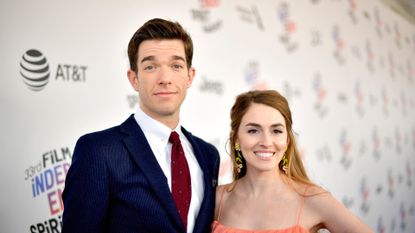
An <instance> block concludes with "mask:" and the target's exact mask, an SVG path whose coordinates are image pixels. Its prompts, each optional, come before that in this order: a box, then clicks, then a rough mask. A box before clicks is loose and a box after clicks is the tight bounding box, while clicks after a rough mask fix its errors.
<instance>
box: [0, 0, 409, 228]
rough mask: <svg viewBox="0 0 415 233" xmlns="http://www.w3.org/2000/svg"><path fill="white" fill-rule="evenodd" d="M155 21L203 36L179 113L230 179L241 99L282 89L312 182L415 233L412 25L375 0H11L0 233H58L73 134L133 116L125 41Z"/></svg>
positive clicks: (377, 222)
mask: <svg viewBox="0 0 415 233" xmlns="http://www.w3.org/2000/svg"><path fill="white" fill-rule="evenodd" d="M154 17H161V18H166V19H171V20H175V21H179V22H180V23H181V24H182V25H183V26H184V27H185V28H186V29H187V30H188V31H189V33H190V34H191V35H192V37H193V40H194V44H195V54H194V66H195V68H196V78H195V81H194V83H193V85H192V87H191V88H190V92H189V93H188V97H187V99H186V101H185V103H184V106H183V110H182V120H183V124H184V126H185V127H186V128H187V129H189V130H190V131H192V132H193V133H194V134H195V135H198V136H200V137H202V138H204V139H206V140H207V141H210V142H211V143H213V144H214V145H215V146H217V148H218V149H219V150H220V152H221V157H222V164H221V165H222V166H221V183H227V182H229V181H230V180H231V178H230V177H231V176H230V172H229V171H230V166H231V163H230V160H229V158H228V153H227V145H226V143H227V139H228V134H229V122H230V121H229V110H230V107H231V105H232V103H233V101H234V100H235V96H236V95H237V94H238V93H240V92H243V91H247V90H251V89H276V90H278V91H280V92H281V93H283V94H284V95H285V96H286V97H287V98H288V100H289V102H290V106H291V108H292V111H293V114H294V130H295V132H296V135H297V137H298V141H299V145H300V150H301V153H302V155H303V159H304V162H305V164H306V167H307V170H308V171H309V173H310V175H311V177H312V178H313V180H314V181H315V182H316V183H318V184H320V185H322V186H323V187H325V188H327V189H328V190H329V191H330V192H332V193H333V195H335V196H336V198H338V199H339V200H340V201H341V202H342V203H344V205H346V206H347V207H348V208H349V209H350V210H351V211H353V212H354V213H355V214H356V215H358V216H359V217H360V218H362V219H363V221H365V222H366V223H367V224H369V225H370V226H371V227H372V228H373V229H375V231H376V232H379V233H384V232H388V233H392V232H400V233H404V232H405V233H414V232H415V198H414V197H415V187H414V185H415V184H414V182H415V83H414V82H415V26H414V25H411V24H410V23H408V22H407V21H405V20H404V19H403V18H402V17H400V16H399V15H397V14H396V13H394V12H393V11H391V10H390V9H389V8H387V7H385V6H384V5H382V4H381V3H380V2H379V1H377V0H360V1H359V0H301V1H300V0H295V1H288V0H285V1H284V0H267V1H258V0H226V1H225V0H186V1H178V0H177V1H163V0H153V1H144V0H143V1H141V0H122V1H97V0H95V1H92V0H91V1H81V0H63V1H52V0H40V1H29V0H17V1H12V0H3V1H1V2H0V26H1V27H0V28H1V33H0V48H1V49H0V54H1V62H0V66H1V69H0V88H1V92H0V103H1V109H2V110H1V115H0V116H1V120H0V125H1V128H0V129H1V133H0V137H1V140H0V143H1V145H0V150H1V153H0V159H1V160H0V161H1V162H0V187H1V188H0V231H1V232H4V233H14V232H21V233H23V232H31V233H35V232H36V233H41V232H46V233H59V232H60V230H61V219H62V212H63V208H64V207H63V205H62V199H61V194H62V191H63V189H64V181H65V175H66V173H67V171H68V168H69V167H70V164H71V157H72V153H73V148H74V145H75V142H76V140H77V139H78V137H79V136H80V135H82V134H84V133H87V132H91V131H96V130H101V129H104V128H107V127H110V126H113V125H117V124H119V123H121V122H122V121H123V120H124V119H125V118H127V117H128V116H129V115H130V114H131V113H134V112H135V109H136V108H137V101H138V100H137V94H136V93H135V92H134V91H133V89H132V88H131V87H130V84H129V82H128V80H127V76H126V73H127V69H128V58H127V52H126V50H127V44H128V41H129V39H130V37H131V36H132V34H133V33H134V32H135V31H136V29H137V28H138V27H139V26H141V25H142V24H143V23H144V22H145V21H146V20H148V19H150V18H154Z"/></svg>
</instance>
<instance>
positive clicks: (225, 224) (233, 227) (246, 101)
mask: <svg viewBox="0 0 415 233" xmlns="http://www.w3.org/2000/svg"><path fill="white" fill-rule="evenodd" d="M230 145H231V148H232V149H231V157H232V160H233V161H234V182H233V183H231V184H228V185H223V186H220V187H218V189H217V193H216V209H215V220H214V222H213V224H212V232H213V233H218V232H262V233H264V232H275V233H289V232H295V233H305V232H317V231H318V230H319V229H328V230H329V231H330V232H331V233H337V232H353V233H355V232H359V233H364V232H373V231H372V230H371V229H369V227H368V226H366V225H365V224H364V223H362V222H361V221H360V220H359V219H358V218H357V217H356V216H354V215H353V214H352V213H351V212H350V211H349V210H348V209H347V208H346V207H344V206H343V205H342V204H341V203H340V202H338V201H337V200H336V199H335V198H334V197H333V196H332V195H331V194H330V193H329V192H327V191H325V190H324V189H322V188H321V187H319V186H317V185H315V184H313V183H312V182H311V181H310V179H309V178H308V176H307V174H306V172H305V169H304V166H303V164H302V161H301V158H300V156H299V153H298V150H297V147H296V143H295V138H294V134H293V132H292V118H291V112H290V109H289V106H288V102H287V100H286V99H285V98H284V97H283V96H281V95H280V94H279V93H278V92H276V91H272V90H268V91H250V92H247V93H243V94H241V95H239V96H238V97H237V99H236V102H235V104H234V105H233V107H232V110H231V133H230Z"/></svg>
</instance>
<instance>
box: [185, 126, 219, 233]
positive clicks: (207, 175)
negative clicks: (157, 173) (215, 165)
mask: <svg viewBox="0 0 415 233" xmlns="http://www.w3.org/2000/svg"><path fill="white" fill-rule="evenodd" d="M182 132H183V134H184V135H185V136H186V138H187V139H188V140H189V142H190V144H191V145H192V148H193V153H194V155H195V157H196V159H197V162H198V163H199V166H200V168H201V169H202V172H203V183H204V188H205V190H204V195H203V201H202V203H201V206H200V210H199V214H198V216H197V217H196V222H195V228H194V230H193V232H201V231H203V226H204V222H205V221H206V220H208V221H209V219H206V215H205V214H206V212H209V208H210V207H209V201H208V199H209V198H210V195H211V193H212V192H214V191H212V189H213V188H215V187H216V182H217V180H216V178H215V177H214V175H213V174H212V172H213V171H211V169H209V167H208V163H207V162H206V156H204V154H205V153H204V152H203V151H201V148H200V146H199V145H198V143H196V141H195V139H194V137H193V135H192V134H191V133H189V132H188V131H186V129H184V128H183V127H182ZM207 224H209V225H210V222H209V223H207ZM200 227H202V228H200Z"/></svg>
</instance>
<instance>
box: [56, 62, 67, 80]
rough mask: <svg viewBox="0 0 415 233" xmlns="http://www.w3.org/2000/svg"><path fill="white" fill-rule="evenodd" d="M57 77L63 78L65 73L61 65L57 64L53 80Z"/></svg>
mask: <svg viewBox="0 0 415 233" xmlns="http://www.w3.org/2000/svg"><path fill="white" fill-rule="evenodd" d="M59 77H62V79H63V80H65V75H64V74H63V69H62V66H61V65H58V68H57V69H56V77H55V80H57V79H58V78H59Z"/></svg>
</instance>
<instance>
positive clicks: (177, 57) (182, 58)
mask: <svg viewBox="0 0 415 233" xmlns="http://www.w3.org/2000/svg"><path fill="white" fill-rule="evenodd" d="M172 57H173V60H182V61H184V62H186V59H184V57H182V56H178V55H174V56H172Z"/></svg>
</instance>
